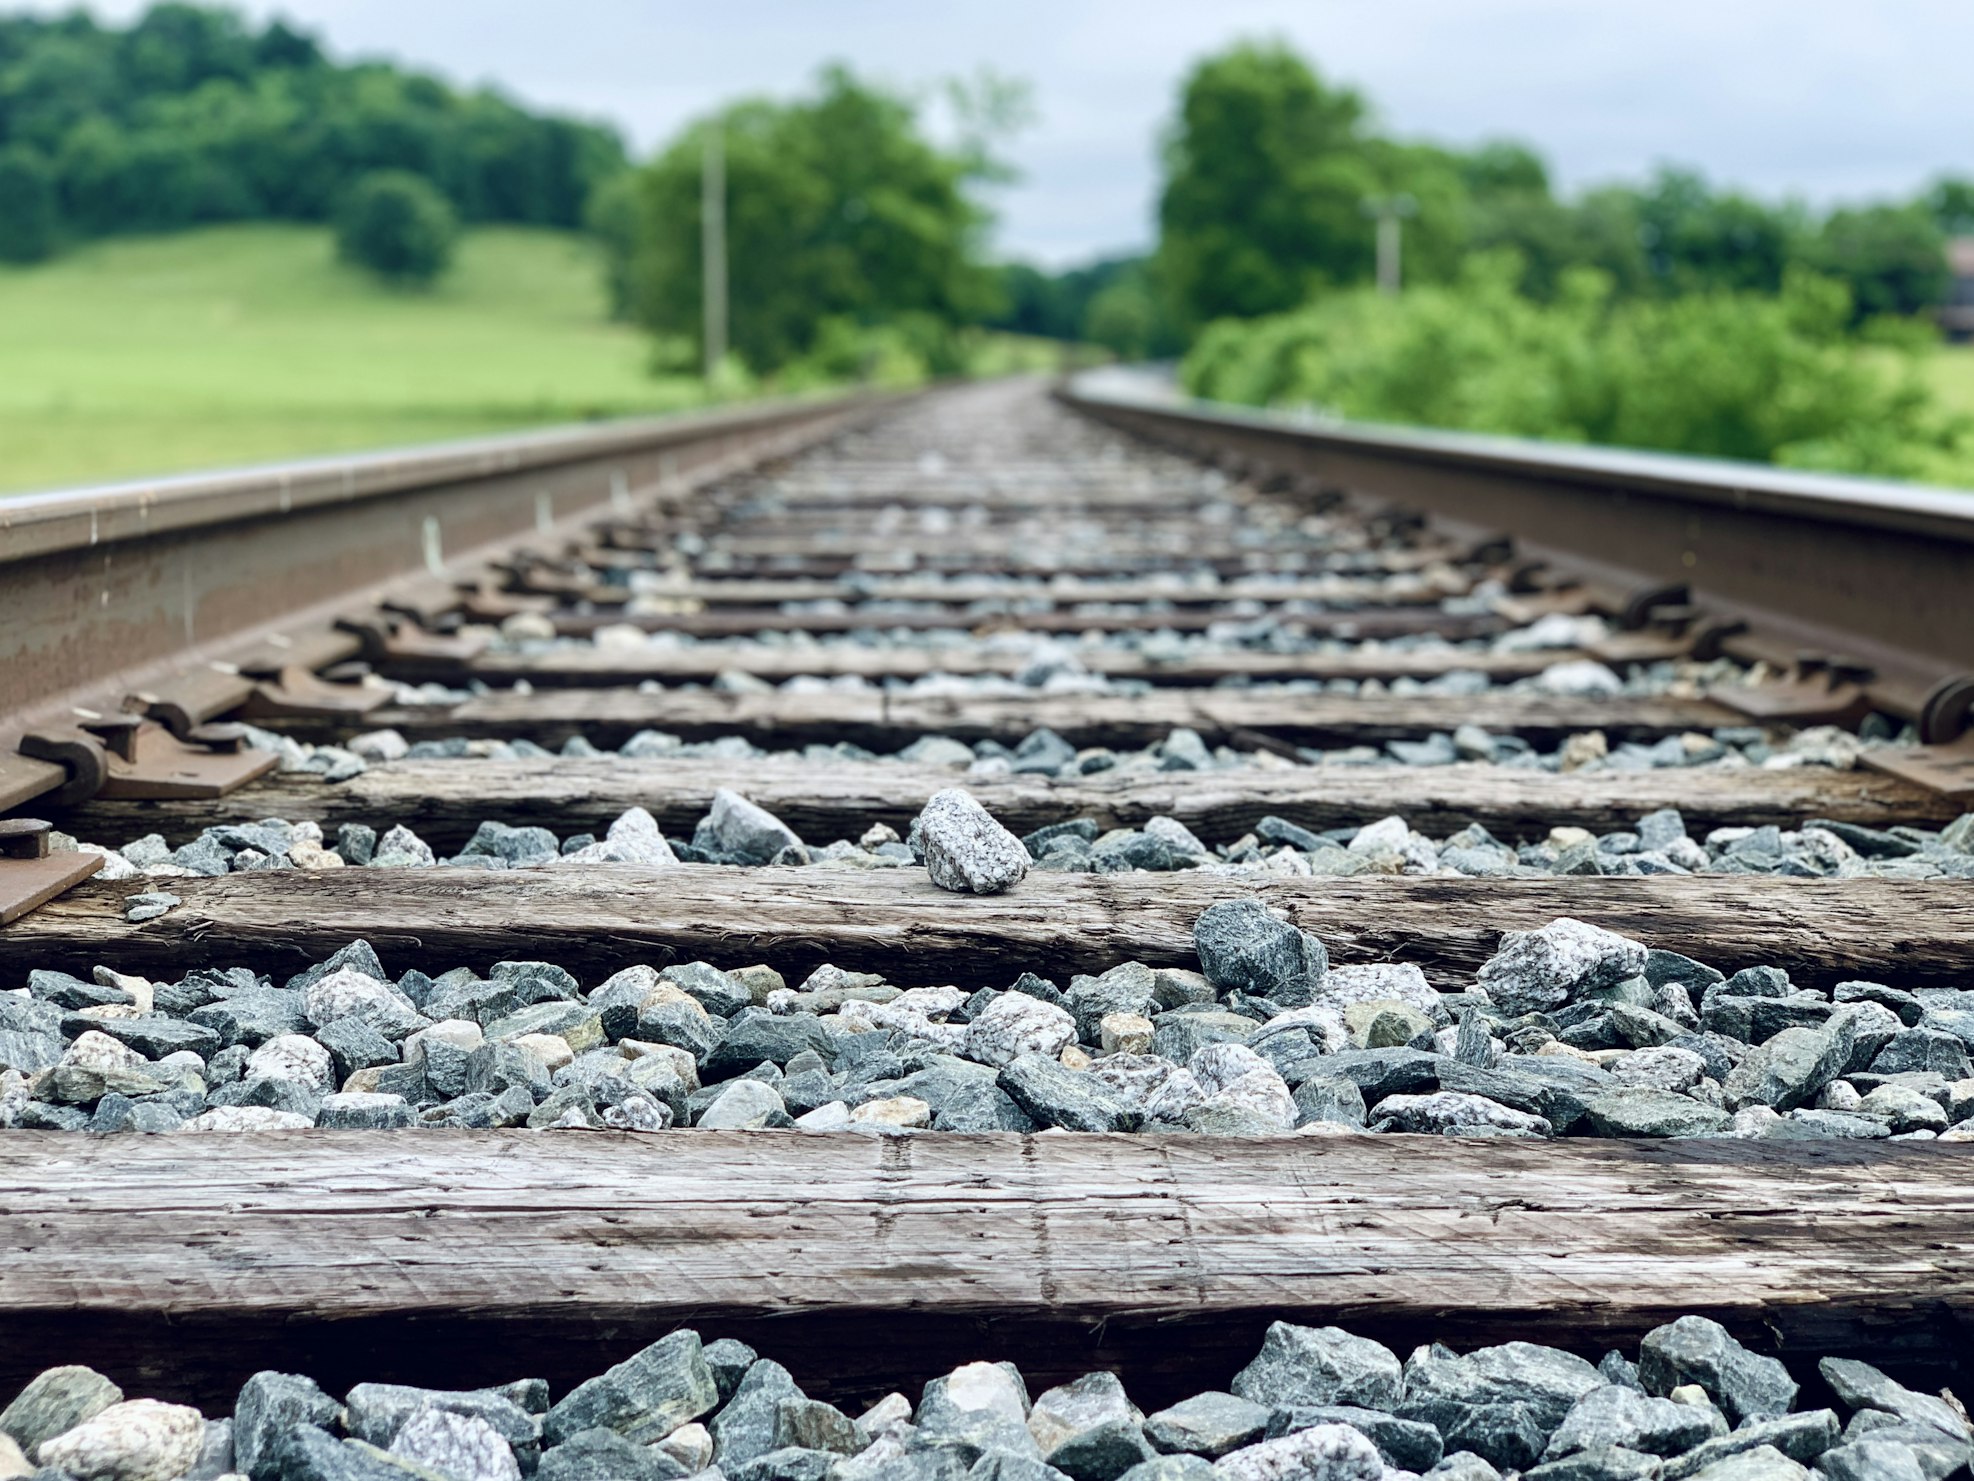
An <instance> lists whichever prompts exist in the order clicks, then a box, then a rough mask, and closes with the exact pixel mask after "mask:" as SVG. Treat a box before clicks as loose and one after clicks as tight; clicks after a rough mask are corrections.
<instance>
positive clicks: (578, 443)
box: [0, 391, 894, 565]
mask: <svg viewBox="0 0 1974 1481" xmlns="http://www.w3.org/2000/svg"><path fill="white" fill-rule="evenodd" d="M892 399H894V398H892V397H887V396H885V395H884V394H882V393H874V392H868V391H853V392H849V393H842V394H835V395H816V396H797V397H783V398H777V399H774V400H771V401H764V402H756V403H752V404H748V405H743V406H728V407H718V408H713V409H710V410H706V411H695V412H687V413H682V414H679V415H675V416H653V417H629V418H613V419H609V420H604V421H598V422H592V423H584V424H576V425H570V426H559V427H548V428H542V429H535V430H529V431H522V432H510V433H502V434H498V435H494V436H488V437H475V438H466V439H461V440H457V441H448V442H440V443H429V444H424V445H420V446H414V447H406V448H388V449H381V450H378V451H375V452H365V453H355V454H346V455H337V456H329V457H317V458H300V459H294V460H290V461H286V462H278V463H265V464H256V465H253V466H250V467H244V468H231V469H222V470H219V471H216V472H201V473H185V474H177V475H173V476H169V477H162V478H152V479H139V480H131V481H125V482H120V483H111V484H102V485H95V486H89V487H82V488H71V489H57V490H53V491H51V492H48V493H39V494H24V495H20V496H16V497H13V498H8V499H0V565H6V564H9V563H13V562H19V561H25V560H30V559H33V558H35V557H37V556H43V555H50V554H55V553H58V552H61V551H67V550H76V549H87V548H92V547H96V546H101V545H108V544H113V543H116V542H121V541H130V540H142V539H146V538H150V537H154V536H158V535H165V534H175V533H180V532H184V531H188V530H196V529H200V528H202V527H207V526H213V525H220V524H230V523H234V522H236V521H240V520H249V519H270V518H271V519H279V518H283V517H286V516H289V515H293V514H296V513H300V512H302V511H305V510H310V509H315V508H320V507H322V506H328V505H339V504H353V503H357V502H360V501H364V500H369V499H377V498H382V497H385V496H388V495H391V494H403V493H407V492H410V491H412V490H417V489H427V488H437V487H441V486H446V485H452V484H460V483H471V482H476V481H481V480H486V479H492V478H499V477H506V476H512V475H518V474H525V473H528V472H531V471H545V470H549V469H554V468H559V467H566V466H568V465H571V464H577V463H587V462H593V461H596V460H598V459H607V458H611V457H619V456H627V455H632V454H649V453H654V452H655V453H661V454H662V453H663V452H664V450H666V449H667V448H672V447H680V446H685V445H687V444H693V443H703V442H705V441H707V440H709V439H716V438H721V437H728V436H731V437H747V436H752V435H757V434H761V433H766V432H770V431H773V430H776V429H780V428H787V427H793V426H797V425H800V424H802V423H804V422H809V421H813V420H815V419H816V418H818V417H824V416H835V415H841V414H843V413H848V412H855V411H857V410H859V409H861V408H863V407H866V406H875V405H880V404H883V403H885V402H887V401H889V400H892Z"/></svg>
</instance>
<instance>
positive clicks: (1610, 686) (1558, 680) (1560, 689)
mask: <svg viewBox="0 0 1974 1481" xmlns="http://www.w3.org/2000/svg"><path fill="white" fill-rule="evenodd" d="M1534 687H1535V688H1537V689H1539V690H1541V691H1542V692H1543V693H1544V694H1569V695H1581V696H1584V697H1588V698H1600V697H1603V696H1606V695H1612V694H1617V693H1619V692H1621V691H1622V690H1623V689H1624V680H1622V679H1620V678H1619V677H1618V676H1617V675H1616V674H1614V673H1612V672H1611V671H1610V670H1609V669H1608V668H1606V667H1604V665H1603V664H1601V663H1599V662H1597V660H1596V659H1594V658H1575V659H1571V660H1569V661H1568V662H1566V663H1552V664H1551V665H1550V666H1549V667H1548V668H1546V669H1544V670H1543V671H1542V672H1541V673H1539V674H1537V675H1536V676H1535V682H1534Z"/></svg>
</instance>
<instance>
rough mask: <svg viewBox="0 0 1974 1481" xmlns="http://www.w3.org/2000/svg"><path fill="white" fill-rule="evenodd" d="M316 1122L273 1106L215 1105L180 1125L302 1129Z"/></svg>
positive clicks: (186, 1129)
mask: <svg viewBox="0 0 1974 1481" xmlns="http://www.w3.org/2000/svg"><path fill="white" fill-rule="evenodd" d="M313 1125H315V1123H314V1122H313V1121H311V1120H309V1118H308V1117H306V1116H303V1115H301V1114H299V1113H297V1112H295V1111H277V1110H274V1109H273V1108H272V1107H270V1106H215V1107H214V1108H213V1109H212V1110H210V1111H202V1112H200V1113H199V1114H198V1115H196V1116H194V1117H193V1118H192V1119H191V1120H190V1121H187V1122H186V1123H185V1124H184V1125H183V1126H181V1127H179V1128H177V1130H178V1132H179V1133H184V1132H191V1131H299V1130H301V1129H302V1128H303V1127H305V1126H313Z"/></svg>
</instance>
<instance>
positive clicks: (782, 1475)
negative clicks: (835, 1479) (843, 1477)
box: [721, 1445, 842, 1481]
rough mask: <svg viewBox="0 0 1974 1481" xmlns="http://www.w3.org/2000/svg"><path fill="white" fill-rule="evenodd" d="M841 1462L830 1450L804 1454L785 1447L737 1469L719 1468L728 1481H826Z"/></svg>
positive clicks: (796, 1448) (743, 1462) (736, 1467)
mask: <svg viewBox="0 0 1974 1481" xmlns="http://www.w3.org/2000/svg"><path fill="white" fill-rule="evenodd" d="M841 1459H842V1457H841V1456H839V1455H837V1454H836V1453H835V1452H834V1451H831V1450H804V1449H802V1448H801V1447H800V1446H796V1445H785V1446H783V1447H782V1448H781V1449H779V1450H770V1451H768V1452H767V1453H766V1454H764V1455H757V1456H755V1457H754V1458H753V1459H752V1460H745V1461H742V1462H740V1464H738V1465H736V1466H730V1467H729V1466H722V1467H721V1470H722V1471H723V1472H724V1473H725V1475H726V1477H727V1481H825V1478H826V1477H827V1476H828V1475H829V1474H830V1472H831V1470H832V1469H833V1468H834V1467H835V1465H836V1463H837V1462H838V1461H839V1460H841Z"/></svg>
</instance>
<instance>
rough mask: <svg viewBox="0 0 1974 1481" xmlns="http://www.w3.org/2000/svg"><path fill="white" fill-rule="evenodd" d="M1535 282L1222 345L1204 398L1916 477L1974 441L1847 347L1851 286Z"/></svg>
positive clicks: (1582, 279) (1888, 355)
mask: <svg viewBox="0 0 1974 1481" xmlns="http://www.w3.org/2000/svg"><path fill="white" fill-rule="evenodd" d="M1521 272H1522V266H1521V263H1520V262H1519V261H1518V260H1517V259H1515V258H1514V257H1513V256H1510V255H1503V254H1493V255H1483V256H1482V257H1480V258H1477V259H1475V260H1474V261H1473V262H1472V263H1470V265H1469V266H1468V268H1467V270H1466V271H1465V272H1464V273H1463V275H1462V277H1461V279H1460V281H1458V282H1457V283H1454V284H1450V285H1446V286H1433V287H1425V288H1416V289H1409V290H1407V291H1406V292H1405V293H1404V294H1403V295H1401V296H1399V297H1397V298H1390V297H1384V296H1381V295H1379V294H1377V293H1375V292H1372V291H1370V290H1368V289H1367V290H1356V291H1351V292H1346V293H1338V294H1332V295H1329V296H1326V297H1324V298H1322V299H1319V300H1318V301H1316V302H1315V303H1313V304H1311V305H1310V306H1308V307H1306V308H1302V309H1298V310H1296V311H1294V312H1293V313H1288V314H1277V315H1273V316H1271V317H1268V318H1264V319H1256V320H1250V321H1233V320H1227V321H1222V322H1221V323H1218V324H1215V325H1213V326H1211V327H1210V328H1209V329H1208V330H1207V332H1206V333H1205V334H1204V335H1203V336H1201V338H1200V341H1199V343H1198V344H1197V345H1196V346H1195V347H1194V350H1193V352H1192V353H1191V354H1190V355H1189V356H1188V357H1187V359H1186V362H1185V365H1184V368H1183V376H1184V379H1185V383H1186V386H1187V389H1189V390H1191V391H1192V392H1193V393H1194V394H1196V395H1200V396H1206V397H1211V398H1214V399H1217V400H1222V401H1235V402H1243V403H1246V404H1249V405H1274V406H1283V405H1294V406H1307V407H1313V408H1315V409H1317V410H1320V411H1323V412H1326V413H1329V414H1331V415H1335V416H1344V417H1353V418H1360V419H1364V420H1370V421H1385V422H1407V423H1414V424H1419V425H1425V426H1431V427H1442V428H1449V429H1454V430H1460V431H1472V432H1498V433H1506V434H1509V435H1514V436H1523V437H1543V438H1552V439H1556V440H1560V441H1568V442H1592V443H1603V444H1608V445H1613V446H1620V447H1641V448H1656V449H1662V450H1665V451H1669V452H1684V453H1698V454H1705V455H1711V456H1715V457H1727V458H1742V459H1748V460H1751V461H1757V462H1776V463H1787V464H1792V465H1796V466H1803V467H1821V468H1833V469H1842V470H1844V471H1848V472H1858V473H1879V474H1886V475H1891V476H1913V475H1915V474H1918V473H1921V472H1924V471H1925V470H1926V468H1927V463H1928V458H1929V456H1930V455H1931V454H1932V453H1933V452H1936V451H1937V450H1938V449H1940V448H1941V447H1943V446H1945V445H1947V444H1948V443H1950V442H1951V441H1952V440H1953V439H1954V438H1955V436H1956V435H1957V431H1958V429H1956V428H1954V427H1952V426H1950V425H1947V424H1946V423H1945V422H1944V421H1943V420H1942V419H1941V418H1940V417H1938V415H1937V414H1936V413H1935V411H1934V409H1933V408H1932V406H1931V404H1930V399H1929V397H1928V396H1927V394H1926V393H1925V391H1924V390H1923V389H1922V387H1921V386H1920V384H1919V382H1918V380H1917V378H1916V377H1915V376H1914V375H1913V374H1912V373H1911V371H1910V367H1909V366H1908V368H1907V372H1906V373H1904V374H1900V373H1899V372H1898V370H1897V368H1896V362H1897V356H1896V354H1895V352H1894V350H1893V349H1891V348H1889V347H1886V346H1883V345H1869V344H1866V343H1863V342H1861V341H1859V340H1857V339H1854V338H1852V337H1850V336H1849V335H1847V334H1846V332H1845V327H1846V324H1847V323H1848V321H1849V319H1850V316H1851V303H1850V296H1849V294H1848V292H1847V291H1846V290H1845V288H1844V286H1843V285H1842V284H1840V283H1837V282H1833V281H1831V280H1829V279H1824V278H1818V277H1814V276H1812V275H1810V274H1807V273H1804V272H1801V271H1799V270H1792V271H1791V272H1790V274H1789V276H1788V278H1787V280H1786V281H1785V282H1784V284H1783V288H1782V291H1781V293H1780V294H1777V295H1773V296H1771V295H1765V294H1755V293H1729V292H1721V291H1715V292H1704V293H1695V294H1691V295H1688V296H1686V297H1683V298H1676V299H1669V300H1663V301H1655V300H1643V301H1640V300H1630V301H1620V300H1616V299H1614V297H1613V295H1612V293H1611V287H1610V280H1609V279H1608V278H1607V277H1605V276H1604V275H1603V274H1600V273H1596V272H1593V271H1590V270H1587V269H1577V270H1574V271H1571V272H1569V273H1566V274H1565V275H1564V279H1563V282H1562V285H1561V287H1560V289H1559V291H1558V294H1557V297H1556V301H1555V302H1553V303H1547V304H1542V303H1535V302H1531V301H1530V300H1529V299H1527V298H1524V297H1522V296H1521V295H1520V294H1519V293H1518V292H1517V291H1516V289H1515V286H1514V285H1515V283H1516V281H1517V280H1518V279H1519V277H1520V276H1521Z"/></svg>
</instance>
